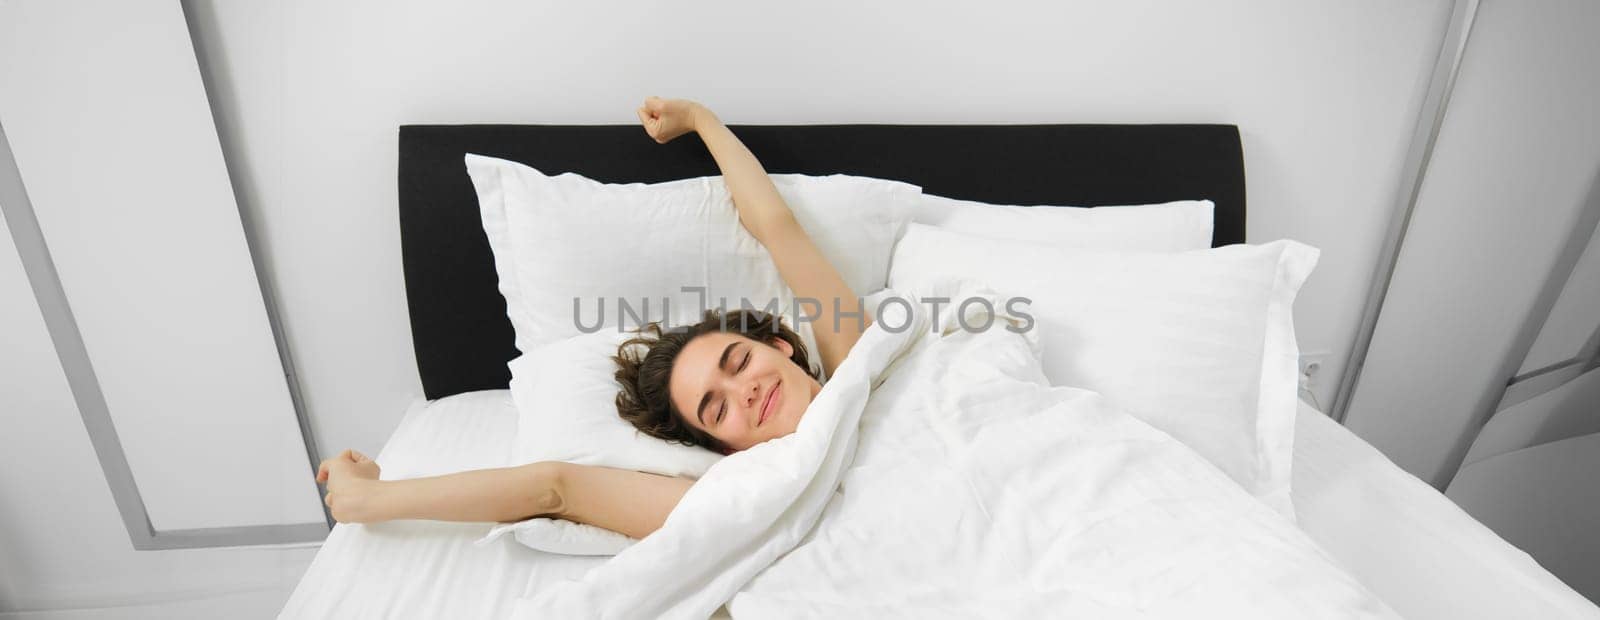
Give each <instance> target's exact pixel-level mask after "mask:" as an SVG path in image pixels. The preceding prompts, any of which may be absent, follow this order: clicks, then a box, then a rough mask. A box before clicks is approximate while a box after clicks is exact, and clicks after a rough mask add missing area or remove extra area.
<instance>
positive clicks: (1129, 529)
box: [514, 286, 1398, 619]
mask: <svg viewBox="0 0 1600 620" xmlns="http://www.w3.org/2000/svg"><path fill="white" fill-rule="evenodd" d="M941 290H943V289H941ZM956 292H957V293H958V294H956V295H951V296H950V297H951V298H952V299H968V298H971V297H974V296H977V295H983V294H985V293H984V292H983V291H982V290H981V289H979V288H976V287H970V286H962V287H961V288H959V289H957V291H956ZM990 301H991V302H993V303H990V304H983V305H982V306H981V307H982V308H990V309H993V308H997V307H1000V306H1001V305H1002V304H1001V303H1000V302H998V301H997V300H993V299H991V300H990ZM962 307H963V308H968V306H967V305H966V304H963V306H962ZM972 307H973V308H979V307H980V306H972ZM979 312H981V310H980V311H979ZM955 314H956V313H955V312H946V313H944V314H943V316H942V317H940V316H939V315H934V314H932V313H931V312H930V311H929V310H928V309H927V308H924V307H921V306H918V307H916V308H915V309H914V311H913V312H912V313H911V316H910V317H909V318H908V317H904V316H902V317H900V318H899V319H898V320H897V319H890V318H882V319H881V320H880V321H878V322H877V323H875V324H873V325H872V326H871V327H869V328H868V329H867V331H866V333H865V334H864V335H863V336H862V338H861V340H860V342H858V343H857V344H856V345H855V347H854V348H853V349H852V350H851V353H850V356H849V357H848V358H846V359H845V361H844V363H843V364H842V365H840V366H839V368H838V369H837V371H836V372H835V373H834V375H833V377H832V378H831V379H830V380H829V382H828V384H827V385H826V386H825V387H823V389H822V392H821V393H820V394H818V395H817V397H816V399H815V400H814V401H813V402H812V403H811V404H810V406H809V407H808V408H807V410H806V415H805V417H804V418H803V419H802V420H801V421H800V425H799V428H798V429H797V430H796V431H795V432H794V433H793V434H791V435H788V436H785V437H781V438H778V439H773V440H769V441H767V442H765V443H762V444H760V445H757V446H755V447H753V448H751V449H748V450H745V451H742V452H738V453H735V454H732V455H730V456H728V457H725V458H724V459H722V460H721V461H719V462H717V464H715V465H713V466H712V467H711V469H710V470H708V471H707V472H706V474H705V475H704V476H703V477H701V478H700V479H699V481H698V482H696V483H695V485H694V486H693V487H692V488H691V489H690V490H689V492H688V493H687V494H685V495H684V497H683V499H682V500H681V501H680V502H679V503H678V505H677V507H676V508H675V509H674V510H673V512H672V514H671V515H669V516H668V518H667V520H666V522H665V524H663V526H662V527H661V529H660V530H658V531H656V532H655V533H654V534H651V535H650V536H649V537H646V538H645V539H643V540H641V541H639V542H638V543H636V544H634V545H633V546H632V547H630V548H628V549H627V550H625V551H623V552H622V553H620V554H618V555H617V556H616V557H615V558H613V559H612V560H611V561H609V562H606V563H605V564H602V565H601V566H599V567H597V568H595V569H594V570H592V571H590V572H589V573H587V574H586V575H585V576H584V578H583V579H582V580H579V581H571V582H563V583H559V584H556V585H555V586H553V587H551V588H550V589H549V590H547V591H543V592H540V593H538V594H537V595H536V596H534V597H532V598H530V599H528V600H526V601H524V602H523V603H520V604H519V605H518V607H517V613H516V614H515V615H514V617H518V618H537V617H545V616H550V615H554V616H555V617H580V616H594V617H607V618H610V617H616V618H622V617H649V618H697V617H706V616H708V615H710V614H711V613H712V612H713V611H715V610H716V609H717V608H718V607H719V606H721V605H722V604H723V603H724V602H725V601H726V602H727V607H728V609H729V610H730V611H731V612H732V614H733V616H734V617H736V618H739V617H753V618H844V617H850V618H857V617H859V618H880V617H907V618H928V617H963V618H965V617H982V616H992V617H1008V618H1035V617H1085V618H1133V617H1202V618H1263V619H1276V618H1285V617H1302V618H1398V616H1396V615H1394V612H1393V611H1392V610H1390V609H1389V608H1388V607H1387V606H1386V605H1385V604H1384V603H1383V602H1382V601H1381V600H1380V599H1378V598H1377V597H1376V596H1374V595H1373V594H1372V593H1371V592H1369V591H1367V589H1366V588H1364V587H1363V586H1362V585H1361V584H1360V583H1359V582H1358V581H1357V580H1356V579H1355V578H1354V577H1352V576H1350V575H1349V574H1347V573H1345V572H1344V571H1343V570H1341V569H1340V568H1339V567H1338V566H1337V565H1336V564H1335V563H1334V562H1333V561H1332V560H1331V559H1330V558H1328V557H1327V556H1326V555H1325V553H1324V552H1323V551H1322V550H1321V549H1320V548H1318V547H1317V546H1316V543H1314V542H1312V541H1311V539H1310V538H1308V537H1307V536H1306V535H1305V534H1304V533H1303V532H1301V531H1300V530H1299V529H1297V528H1296V527H1295V526H1294V525H1293V524H1292V523H1291V522H1290V521H1289V520H1287V519H1285V518H1283V517H1282V515H1279V514H1277V513H1275V512H1273V511H1272V510H1271V509H1270V508H1269V507H1268V506H1267V505H1266V504H1265V503H1263V502H1261V501H1258V500H1257V499H1256V498H1254V497H1252V496H1251V495H1249V494H1248V493H1246V492H1245V491H1244V489H1242V488H1241V487H1240V486H1239V485H1237V484H1236V483H1234V482H1233V481H1232V480H1230V479H1229V478H1228V477H1227V475H1226V474H1224V473H1223V472H1222V471H1221V470H1219V469H1217V468H1216V467H1215V466H1213V465H1211V464H1210V463H1209V462H1207V461H1206V460H1205V459H1204V458H1203V457H1201V456H1199V455H1198V454H1197V453H1195V452H1194V451H1193V450H1191V449H1189V448H1188V447H1186V446H1184V445H1183V444H1181V443H1179V442H1178V441H1177V440H1175V439H1173V438H1172V437H1171V436H1169V435H1167V434H1165V433H1162V432H1160V431H1158V430H1156V429H1155V428H1153V427H1151V426H1150V425H1148V424H1146V423H1144V422H1142V421H1140V420H1139V419H1137V418H1134V417H1133V416H1132V415H1129V414H1128V413H1126V412H1124V411H1122V410H1120V409H1117V408H1114V407H1113V406H1112V405H1111V404H1110V401H1109V400H1108V399H1106V398H1104V397H1102V396H1100V395H1099V394H1096V393H1094V392H1090V391H1087V390H1081V389H1076V388H1067V387H1051V386H1050V385H1049V383H1048V381H1047V380H1046V379H1045V376H1044V371H1043V367H1042V364H1041V362H1040V359H1039V348H1038V343H1037V340H1036V339H1035V338H1034V337H1033V336H1034V335H1035V333H1034V332H1032V331H1027V332H1026V333H1024V334H1017V333H1012V332H1011V327H1012V326H1013V325H1023V324H1030V325H1031V323H1032V321H1031V320H1030V319H1026V318H1022V319H1013V318H1012V317H1009V316H1006V315H1003V314H1002V315H1001V316H1000V317H999V318H1000V321H998V322H994V321H990V320H987V319H988V318H989V317H987V316H984V317H977V319H976V320H975V321H969V320H966V319H967V317H963V320H961V321H959V322H958V321H957V320H956V317H955V316H954V315H955ZM991 323H993V324H994V327H993V328H991V329H988V330H985V331H980V332H976V333H974V332H968V331H966V330H965V329H963V328H962V325H970V324H991ZM889 324H896V325H901V326H903V330H902V331H899V332H893V331H889V330H887V329H885V328H884V326H885V325H889ZM1002 327H1004V329H1002Z"/></svg>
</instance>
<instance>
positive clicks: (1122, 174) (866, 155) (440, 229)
mask: <svg viewBox="0 0 1600 620" xmlns="http://www.w3.org/2000/svg"><path fill="white" fill-rule="evenodd" d="M733 130H734V132H735V133H737V134H738V135H739V137H740V138H741V139H742V140H743V141H744V142H745V144H747V145H748V146H749V147H750V150H751V151H753V152H754V153H755V154H756V156H757V157H759V158H761V163H762V164H764V165H765V166H766V168H767V171H768V172H772V173H786V172H787V173H804V174H834V173H848V174H855V175H861V176H870V177H877V178H883V179H896V180H900V181H905V182H908V183H912V184H915V185H920V186H922V188H923V191H924V192H926V193H929V194H937V195H940V196H948V197H951V198H964V199H968V200H981V201H984V202H990V203H996V204H1024V205H1027V204H1034V205H1041V204H1056V205H1074V206H1099V205H1127V204H1149V203H1157V202H1167V201H1172V200H1190V199H1195V200H1198V199H1210V200H1211V201H1213V202H1215V203H1216V227H1215V231H1216V232H1215V234H1214V236H1213V239H1212V245H1214V246H1218V245H1227V244H1231V243H1242V242H1243V241H1244V224H1245V202H1244V198H1245V195H1244V158H1243V153H1242V151H1241V149H1240V146H1239V130H1238V128H1237V127H1234V126H1232V125H801V126H777V125H760V126H740V125H735V126H733ZM466 153H479V154H482V155H489V156H493V157H501V158H505V159H510V160H514V161H519V162H522V163H525V164H527V165H530V166H533V167H534V168H538V169H539V170H541V171H543V172H545V173H548V174H560V173H563V172H576V173H579V174H582V175H584V176H587V177H589V178H592V179H596V180H599V181H604V182H609V183H621V182H646V183H649V182H657V181H667V180H672V179H681V178H686V177H696V176H706V175H714V174H717V167H716V164H715V162H713V161H712V159H711V156H710V154H709V153H708V152H707V151H706V150H705V147H704V146H703V145H702V144H701V142H700V141H699V140H696V139H694V138H693V137H692V136H690V137H687V138H684V139H679V140H676V141H673V142H672V143H670V144H666V145H658V144H656V143H655V142H654V141H652V140H650V139H649V138H648V137H646V136H645V134H644V130H643V129H641V128H640V127H638V126H637V125H599V126H573V125H565V126H562V125H457V126H447V125H408V126H404V127H401V128H400V243H401V252H402V255H403V258H404V264H405V279H406V298H407V304H408V305H409V307H410V310H411V335H412V340H413V342H414V344H415V347H416V353H417V370H418V371H419V372H420V374H421V376H422V385H423V388H424V391H425V392H426V394H427V397H428V398H429V399H434V398H440V397H444V396H449V395H451V394H457V393H461V392H468V391H473V390H484V389H493V388H504V387H506V386H507V385H508V384H509V382H510V379H511V374H510V371H509V370H507V368H506V362H508V361H510V360H511V359H512V358H514V357H516V355H517V350H516V347H515V346H514V345H513V343H512V331H511V322H510V321H509V320H508V319H507V318H506V305H505V299H503V298H502V297H501V296H500V292H499V290H498V289H497V287H496V282H497V278H496V275H495V270H494V259H493V256H492V255H491V254H490V252H489V243H488V240H487V239H486V238H485V237H484V233H483V227H482V225H481V223H480V221H479V218H478V201H477V196H476V194H475V193H474V192H473V189H472V183H471V181H470V180H469V179H468V178H467V172H466V168H465V166H464V165H463V164H462V155H464V154H466ZM640 258H641V259H645V258H647V257H640ZM865 292H867V291H863V293H865Z"/></svg>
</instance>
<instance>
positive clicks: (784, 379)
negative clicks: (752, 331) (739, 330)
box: [667, 332, 822, 451]
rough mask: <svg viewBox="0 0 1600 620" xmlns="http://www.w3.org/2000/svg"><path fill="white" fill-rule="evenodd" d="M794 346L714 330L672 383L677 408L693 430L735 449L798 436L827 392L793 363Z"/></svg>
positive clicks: (679, 365) (675, 371) (675, 365)
mask: <svg viewBox="0 0 1600 620" xmlns="http://www.w3.org/2000/svg"><path fill="white" fill-rule="evenodd" d="M793 354H794V348H793V347H791V346H790V345H789V343H787V342H784V341H783V340H782V339H778V338H774V339H773V340H772V341H771V344H767V343H762V342H757V341H755V340H751V339H750V338H747V337H745V336H742V335H739V334H730V333H725V332H712V333H708V334H703V335H700V336H696V337H695V338H694V339H693V340H690V341H689V343H688V344H686V345H684V347H683V350H682V351H680V352H679V353H678V357H677V359H675V360H673V362H672V378H671V379H670V383H669V384H668V385H667V390H668V393H669V394H670V395H671V397H672V404H673V406H674V407H676V408H677V409H678V412H679V413H680V414H682V415H683V417H684V419H685V420H686V421H687V423H688V424H689V425H690V426H693V427H695V428H698V429H700V430H702V431H704V432H705V433H706V434H708V435H711V436H712V437H715V438H717V440H718V441H721V442H722V444H723V445H725V446H727V447H728V448H729V449H731V450H735V451H737V450H744V449H745V448H749V447H750V446H754V445H756V444H758V443H761V442H763V441H766V440H768V439H773V438H776V437H782V436H784V435H788V434H789V433H793V432H794V429H795V428H796V427H797V426H799V424H800V416H802V415H804V414H805V412H806V406H807V405H810V404H811V399H812V398H813V397H814V396H816V394H817V392H818V391H820V390H821V389H822V384H820V383H818V382H817V380H816V379H814V378H812V377H811V375H809V374H806V372H805V370H804V369H802V368H800V366H799V365H798V364H795V363H794V360H792V359H789V357H790V356H791V355H793Z"/></svg>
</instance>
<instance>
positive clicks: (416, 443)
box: [279, 390, 604, 619]
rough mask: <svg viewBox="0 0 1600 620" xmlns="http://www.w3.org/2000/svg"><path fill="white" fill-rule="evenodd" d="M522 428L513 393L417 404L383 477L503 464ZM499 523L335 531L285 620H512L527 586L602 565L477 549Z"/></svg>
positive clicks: (512, 547) (513, 549) (505, 546)
mask: <svg viewBox="0 0 1600 620" xmlns="http://www.w3.org/2000/svg"><path fill="white" fill-rule="evenodd" d="M516 428H517V417H516V409H515V408H514V407H513V406H512V404H511V396H510V391H508V390H488V391H482V392H471V393H467V394H460V395H457V396H452V397H449V398H442V399H439V400H437V401H433V402H431V403H427V404H422V403H418V404H416V405H413V406H412V407H411V409H410V410H409V411H407V412H406V415H405V418H404V419H402V420H401V421H400V426H399V428H397V429H395V432H394V435H393V436H391V437H390V438H389V442H388V443H387V444H386V445H384V447H383V451H382V452H380V453H379V454H378V457H377V460H378V464H379V465H380V466H382V467H383V478H384V479H400V478H415V477H419V476H432V475H439V474H446V473H451V472H456V471H462V470H468V469H483V468H487V467H500V466H503V465H504V464H505V463H504V460H505V455H506V450H507V449H508V448H509V447H510V445H511V441H512V439H513V437H514V436H515V434H516ZM492 526H493V524H490V523H442V522H435V521H392V522H388V523H380V524H374V525H345V524H339V525H336V526H334V528H333V532H332V533H330V534H328V539H327V541H326V542H324V543H323V544H322V550H321V551H319V552H318V553H317V557H316V558H315V559H313V560H312V562H311V566H310V567H309V568H307V569H306V574H305V576H304V577H302V578H301V579H300V583H299V585H298V586H296V587H295V590H294V593H293V594H291V595H290V596H289V602H288V603H287V604H285V605H284V608H283V611H282V612H281V613H280V615H279V618H363V619H364V618H463V619H468V618H505V617H507V616H509V615H511V608H512V606H513V605H514V604H515V602H516V600H517V599H518V598H520V597H521V596H522V595H523V593H524V591H525V589H526V588H527V587H528V586H529V585H530V584H538V583H549V582H551V581H555V580H561V579H576V578H578V577H580V576H582V575H583V573H584V572H585V571H587V570H588V569H589V568H590V567H592V566H595V565H596V564H599V563H600V562H601V561H602V560H603V559H604V558H593V557H575V556H558V555H551V554H546V553H542V552H539V551H534V550H532V549H529V548H527V547H524V546H522V545H518V544H516V543H514V542H512V541H511V540H510V539H504V540H498V541H494V542H493V543H491V544H487V545H476V544H474V543H475V541H477V540H478V539H479V538H482V537H483V535H484V534H487V533H488V532H489V529H490V528H491V527H492Z"/></svg>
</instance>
